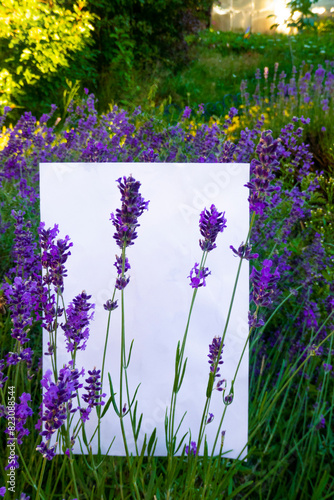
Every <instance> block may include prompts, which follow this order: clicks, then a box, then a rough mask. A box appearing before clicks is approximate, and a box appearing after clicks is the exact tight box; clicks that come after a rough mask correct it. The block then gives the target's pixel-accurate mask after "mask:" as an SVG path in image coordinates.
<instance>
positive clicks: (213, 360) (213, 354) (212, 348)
mask: <svg viewBox="0 0 334 500" xmlns="http://www.w3.org/2000/svg"><path fill="white" fill-rule="evenodd" d="M221 341H222V339H221V337H214V338H213V341H212V344H210V345H209V354H208V358H209V363H210V372H211V373H214V372H215V366H216V364H217V361H218V364H217V370H216V373H215V377H220V374H219V373H218V372H219V370H220V368H219V366H218V365H222V364H223V363H224V361H222V351H221V353H220V356H219V360H218V354H219V350H220V346H221ZM222 347H224V344H223V346H222Z"/></svg>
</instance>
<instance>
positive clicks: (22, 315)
mask: <svg viewBox="0 0 334 500" xmlns="http://www.w3.org/2000/svg"><path fill="white" fill-rule="evenodd" d="M3 290H4V294H5V297H6V300H7V306H8V308H9V309H10V311H11V319H12V321H13V328H12V331H11V336H12V337H13V338H14V339H17V340H18V341H19V342H20V344H21V345H22V344H24V343H26V342H28V341H29V338H28V337H27V334H28V332H29V328H30V326H31V325H32V323H33V317H32V314H33V312H34V310H35V309H36V307H37V302H38V295H37V284H36V281H32V280H27V281H25V280H23V279H22V278H21V277H16V278H14V283H13V284H12V285H10V284H8V283H5V284H4V285H3Z"/></svg>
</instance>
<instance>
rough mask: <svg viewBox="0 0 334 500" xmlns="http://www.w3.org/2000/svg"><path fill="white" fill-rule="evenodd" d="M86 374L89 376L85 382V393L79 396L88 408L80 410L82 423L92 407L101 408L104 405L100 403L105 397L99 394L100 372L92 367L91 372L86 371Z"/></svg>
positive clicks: (102, 402)
mask: <svg viewBox="0 0 334 500" xmlns="http://www.w3.org/2000/svg"><path fill="white" fill-rule="evenodd" d="M88 374H89V375H90V376H89V377H88V378H86V380H85V382H86V383H87V384H88V385H87V386H85V387H84V389H85V390H86V391H87V393H86V394H83V395H82V396H81V397H82V399H83V400H84V401H85V403H88V408H86V409H82V408H80V412H81V418H82V420H83V421H84V422H85V421H86V420H87V419H88V415H89V413H90V411H91V409H92V408H93V407H94V406H99V405H101V406H102V405H104V404H105V402H104V401H102V400H101V398H105V397H106V394H105V393H103V394H100V392H101V388H102V387H101V382H100V378H101V370H96V368H95V367H94V369H93V370H88ZM87 410H88V411H87Z"/></svg>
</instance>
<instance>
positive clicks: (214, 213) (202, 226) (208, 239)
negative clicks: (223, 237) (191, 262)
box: [199, 205, 226, 252]
mask: <svg viewBox="0 0 334 500" xmlns="http://www.w3.org/2000/svg"><path fill="white" fill-rule="evenodd" d="M224 216H225V212H223V213H221V212H218V210H217V209H216V207H215V206H214V205H211V207H210V210H206V208H205V209H204V210H203V212H201V215H200V219H199V230H200V233H201V235H202V236H203V237H204V239H203V240H199V246H200V247H201V249H202V250H203V251H205V252H210V251H211V250H213V249H214V248H216V246H217V245H216V243H215V241H216V238H217V236H218V233H221V232H223V230H224V228H225V227H226V219H225V217H224Z"/></svg>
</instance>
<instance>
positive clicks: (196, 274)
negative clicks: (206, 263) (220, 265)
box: [187, 262, 211, 288]
mask: <svg viewBox="0 0 334 500" xmlns="http://www.w3.org/2000/svg"><path fill="white" fill-rule="evenodd" d="M209 274H211V271H209V269H208V268H207V267H204V268H201V269H199V264H198V263H197V262H196V263H195V265H194V267H193V268H192V269H191V271H190V275H189V276H187V278H190V283H189V284H190V286H191V287H192V288H199V287H201V286H205V285H206V281H205V278H207V277H208V276H209Z"/></svg>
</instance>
